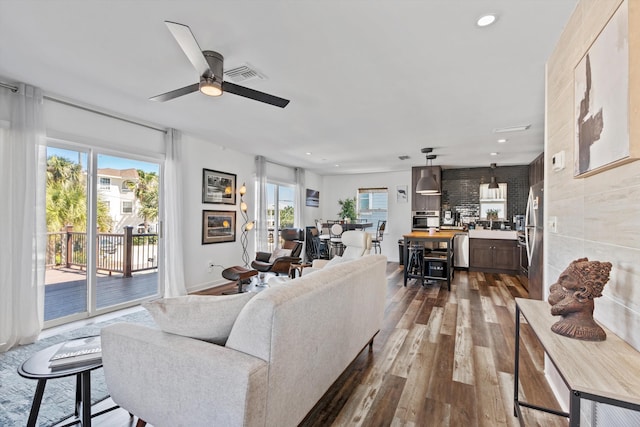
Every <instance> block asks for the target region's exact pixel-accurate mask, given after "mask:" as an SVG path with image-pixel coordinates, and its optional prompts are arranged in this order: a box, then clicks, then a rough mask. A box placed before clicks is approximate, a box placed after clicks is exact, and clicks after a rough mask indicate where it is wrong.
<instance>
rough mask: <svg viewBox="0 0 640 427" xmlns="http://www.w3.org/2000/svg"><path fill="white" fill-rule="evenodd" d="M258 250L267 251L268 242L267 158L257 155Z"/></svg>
mask: <svg viewBox="0 0 640 427" xmlns="http://www.w3.org/2000/svg"><path fill="white" fill-rule="evenodd" d="M255 217H256V251H266V250H267V248H268V242H267V235H268V230H267V160H266V159H265V158H264V157H263V156H256V216H255Z"/></svg>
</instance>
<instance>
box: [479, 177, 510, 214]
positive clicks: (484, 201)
mask: <svg viewBox="0 0 640 427" xmlns="http://www.w3.org/2000/svg"><path fill="white" fill-rule="evenodd" d="M490 213H491V214H492V215H489V214H490ZM489 217H491V218H489ZM480 219H481V220H490V219H492V220H494V221H495V220H501V221H505V220H506V219H507V184H506V183H500V184H498V188H495V189H490V188H489V184H480Z"/></svg>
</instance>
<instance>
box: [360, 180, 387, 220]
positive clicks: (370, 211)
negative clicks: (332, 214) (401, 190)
mask: <svg viewBox="0 0 640 427" xmlns="http://www.w3.org/2000/svg"><path fill="white" fill-rule="evenodd" d="M388 193H389V192H388V190H387V189H386V188H359V189H358V218H360V219H361V220H366V221H367V222H371V223H372V224H373V226H374V227H377V226H378V221H386V220H387V207H388V200H389V197H388V196H389V195H388Z"/></svg>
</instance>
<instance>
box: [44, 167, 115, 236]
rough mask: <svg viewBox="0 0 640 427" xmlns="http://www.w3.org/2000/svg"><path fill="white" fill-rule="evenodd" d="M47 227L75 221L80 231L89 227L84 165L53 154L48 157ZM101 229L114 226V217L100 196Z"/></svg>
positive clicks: (50, 228)
mask: <svg viewBox="0 0 640 427" xmlns="http://www.w3.org/2000/svg"><path fill="white" fill-rule="evenodd" d="M46 210H47V229H48V230H49V231H59V230H61V229H62V228H63V227H65V226H67V225H72V226H73V227H74V228H75V229H76V230H78V231H84V230H86V227H87V188H86V178H85V175H84V174H83V171H82V165H80V164H78V163H75V162H73V161H71V160H69V159H66V158H64V157H58V156H50V157H49V158H48V159H47V195H46ZM97 223H98V231H101V232H106V231H110V230H111V225H112V220H111V217H110V216H109V208H108V207H107V204H106V203H105V202H104V201H103V200H101V199H98V215H97Z"/></svg>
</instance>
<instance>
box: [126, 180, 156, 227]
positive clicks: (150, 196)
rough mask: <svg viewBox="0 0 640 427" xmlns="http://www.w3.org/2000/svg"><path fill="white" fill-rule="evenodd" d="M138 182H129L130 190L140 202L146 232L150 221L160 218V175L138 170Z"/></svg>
mask: <svg viewBox="0 0 640 427" xmlns="http://www.w3.org/2000/svg"><path fill="white" fill-rule="evenodd" d="M137 172H138V181H137V182H135V183H134V182H129V183H128V185H129V188H130V189H131V190H132V191H133V194H134V195H135V197H136V200H138V203H139V209H138V215H140V217H142V220H143V222H144V229H145V231H146V230H147V229H148V227H149V221H153V220H155V219H157V218H158V175H157V174H156V173H155V172H145V171H143V170H141V169H138V171H137Z"/></svg>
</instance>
